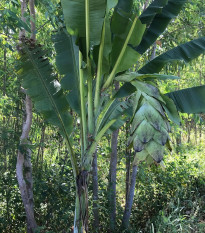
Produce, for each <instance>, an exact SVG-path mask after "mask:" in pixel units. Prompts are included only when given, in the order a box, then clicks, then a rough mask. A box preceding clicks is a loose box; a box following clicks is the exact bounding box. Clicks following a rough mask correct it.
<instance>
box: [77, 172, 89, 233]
mask: <svg viewBox="0 0 205 233" xmlns="http://www.w3.org/2000/svg"><path fill="white" fill-rule="evenodd" d="M76 190H77V192H76V203H75V219H74V233H87V232H88V171H85V170H84V171H81V172H80V173H79V174H78V176H77V178H76Z"/></svg>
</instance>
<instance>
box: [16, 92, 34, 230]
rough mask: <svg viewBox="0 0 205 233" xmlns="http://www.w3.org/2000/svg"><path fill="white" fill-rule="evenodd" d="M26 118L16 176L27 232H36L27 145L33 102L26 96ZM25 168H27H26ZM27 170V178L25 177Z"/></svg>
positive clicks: (29, 154)
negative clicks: (24, 212)
mask: <svg viewBox="0 0 205 233" xmlns="http://www.w3.org/2000/svg"><path fill="white" fill-rule="evenodd" d="M25 105H26V120H25V121H24V123H23V131H22V135H21V138H20V149H19V150H18V156H17V164H16V177H17V180H18V184H19V188H20V192H21V197H22V200H23V204H24V208H25V211H26V220H27V233H34V231H35V229H36V228H37V224H36V221H35V218H34V209H33V179H32V166H31V151H30V149H29V148H28V147H27V146H26V145H28V140H27V139H28V137H29V131H30V128H31V122H32V103H31V100H30V99H29V97H28V96H26V101H25ZM24 168H25V169H24ZM24 171H25V178H24Z"/></svg>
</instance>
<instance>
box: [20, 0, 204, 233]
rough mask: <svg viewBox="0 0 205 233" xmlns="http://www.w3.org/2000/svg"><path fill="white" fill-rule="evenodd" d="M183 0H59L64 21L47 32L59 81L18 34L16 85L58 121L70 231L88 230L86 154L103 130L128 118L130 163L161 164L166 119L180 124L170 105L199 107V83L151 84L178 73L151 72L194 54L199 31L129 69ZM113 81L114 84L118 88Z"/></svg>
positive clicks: (39, 51) (38, 48) (39, 50)
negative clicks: (172, 88)
mask: <svg viewBox="0 0 205 233" xmlns="http://www.w3.org/2000/svg"><path fill="white" fill-rule="evenodd" d="M185 2H186V1H185V0H154V1H153V2H152V3H151V4H150V5H149V6H148V8H147V9H146V10H145V11H144V12H143V13H142V14H141V15H140V16H139V12H135V11H134V10H133V0H75V1H72V0H61V5H62V10H63V15H64V23H65V27H62V28H59V29H58V32H57V33H55V35H53V38H52V40H53V42H54V45H55V50H56V66H57V68H58V71H59V74H60V76H61V77H62V79H61V80H60V81H58V78H57V77H58V76H57V75H56V74H55V72H54V70H53V68H52V66H51V64H50V63H49V60H48V59H47V58H46V52H45V51H44V50H43V46H42V45H37V44H36V45H35V46H33V44H32V41H29V40H26V39H25V41H24V44H23V45H22V48H21V52H20V61H21V63H20V67H19V70H18V73H19V76H20V77H21V78H22V79H23V84H22V85H23V87H24V88H25V89H26V90H27V94H28V95H29V96H30V97H31V98H32V100H33V102H34V106H35V108H36V110H37V111H38V112H40V113H41V114H42V115H43V116H44V117H45V119H46V120H47V121H48V122H50V123H51V124H53V125H55V126H57V127H58V129H59V132H60V133H61V134H62V135H63V137H64V138H65V141H66V143H67V147H68V150H69V153H70V159H71V163H72V168H73V175H74V179H75V184H76V205H75V207H76V208H75V219H74V232H75V233H77V232H78V233H79V232H88V182H89V176H90V172H91V169H92V160H93V153H94V152H95V150H96V147H97V144H98V142H99V141H100V140H101V138H102V137H103V136H104V135H106V134H109V133H110V132H112V131H113V130H116V129H118V128H120V127H121V126H122V125H123V124H124V123H125V122H126V121H128V120H129V121H130V125H131V131H130V138H129V140H128V146H130V147H133V150H134V151H135V154H136V155H135V157H134V161H133V166H134V165H137V164H139V163H140V162H141V161H144V160H145V161H147V163H149V164H150V163H153V162H156V163H162V159H163V153H164V150H165V147H168V148H170V144H169V132H170V125H169V120H172V121H174V122H175V123H178V124H179V122H180V119H179V116H178V113H177V110H178V111H181V112H189V113H199V112H202V111H203V112H204V111H205V86H200V87H194V88H190V89H185V90H181V91H177V92H172V93H168V94H162V93H160V91H159V89H158V86H157V83H156V80H158V79H161V80H165V79H176V78H179V77H175V76H171V75H163V74H159V72H160V71H161V70H162V69H163V67H164V66H165V65H166V64H168V63H172V62H176V61H183V62H189V61H190V60H192V59H194V58H196V57H198V56H199V55H200V54H202V53H203V52H204V50H205V38H204V37H202V38H199V39H195V40H193V41H190V42H187V43H185V44H183V45H179V46H178V47H176V48H174V49H172V50H170V51H168V52H165V53H163V54H161V55H160V56H158V57H156V58H155V59H153V60H152V61H150V62H147V64H145V65H144V66H143V67H141V68H140V69H139V70H137V71H135V72H130V68H132V67H133V66H134V65H135V64H136V63H138V61H139V59H140V57H141V56H142V55H143V54H144V53H145V52H146V51H147V49H149V48H150V46H152V44H153V43H154V42H155V41H156V40H157V38H158V37H159V36H160V35H161V34H162V33H163V32H164V30H165V29H166V27H167V25H168V24H169V22H170V21H172V19H173V18H174V17H176V16H177V15H178V13H179V12H180V10H181V9H182V7H183V5H184V4H185ZM114 82H120V89H119V90H118V91H115V89H114ZM71 110H72V112H75V114H76V115H77V116H78V117H79V118H80V148H81V154H80V156H79V155H78V154H77V152H76V151H74V149H73V145H72V136H71V135H72V134H71V133H72V132H74V128H73V117H72V115H71V114H70V111H71ZM128 220H129V219H128ZM125 225H126V226H127V224H125Z"/></svg>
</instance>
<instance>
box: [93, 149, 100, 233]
mask: <svg viewBox="0 0 205 233" xmlns="http://www.w3.org/2000/svg"><path fill="white" fill-rule="evenodd" d="M92 181H93V216H94V220H93V229H94V232H99V206H98V167H97V150H96V152H95V153H94V156H93V164H92Z"/></svg>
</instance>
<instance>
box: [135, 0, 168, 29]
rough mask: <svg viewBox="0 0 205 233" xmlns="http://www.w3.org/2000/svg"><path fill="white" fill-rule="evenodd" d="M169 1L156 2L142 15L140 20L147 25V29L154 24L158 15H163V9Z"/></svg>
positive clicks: (160, 0) (159, 0)
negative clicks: (154, 19)
mask: <svg viewBox="0 0 205 233" xmlns="http://www.w3.org/2000/svg"><path fill="white" fill-rule="evenodd" d="M167 2H168V0H154V1H153V2H152V3H151V4H150V5H149V6H148V7H147V9H145V11H144V12H143V13H142V14H141V15H140V17H139V18H140V20H141V22H142V23H145V24H146V26H147V28H148V27H149V25H150V23H151V22H152V20H153V18H154V17H155V16H156V14H158V13H161V12H162V9H163V7H164V6H165V5H166V4H167Z"/></svg>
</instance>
